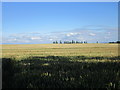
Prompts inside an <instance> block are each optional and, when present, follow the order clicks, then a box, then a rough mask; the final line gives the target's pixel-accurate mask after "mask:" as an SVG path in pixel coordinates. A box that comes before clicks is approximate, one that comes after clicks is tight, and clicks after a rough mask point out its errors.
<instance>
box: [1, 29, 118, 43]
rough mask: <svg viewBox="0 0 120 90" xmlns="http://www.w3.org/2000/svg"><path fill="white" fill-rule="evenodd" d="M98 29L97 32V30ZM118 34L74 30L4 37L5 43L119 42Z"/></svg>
mask: <svg viewBox="0 0 120 90" xmlns="http://www.w3.org/2000/svg"><path fill="white" fill-rule="evenodd" d="M95 29H96V30H95ZM117 35H118V33H117V30H116V29H115V28H100V27H97V28H94V29H93V28H87V29H84V28H82V29H74V30H70V31H65V32H51V33H39V32H32V33H31V32H30V33H17V34H12V35H9V36H3V37H4V38H3V39H2V41H3V43H47V42H49V43H52V42H53V41H56V40H57V41H59V40H61V41H67V40H69V41H71V40H75V41H76V40H77V41H88V42H96V41H102V42H104V41H105V40H106V41H113V40H117V39H118V37H117Z"/></svg>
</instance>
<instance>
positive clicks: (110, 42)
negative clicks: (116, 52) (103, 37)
mask: <svg viewBox="0 0 120 90" xmlns="http://www.w3.org/2000/svg"><path fill="white" fill-rule="evenodd" d="M109 43H120V41H116V42H109Z"/></svg>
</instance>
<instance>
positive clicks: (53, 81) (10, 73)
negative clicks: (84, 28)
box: [2, 44, 120, 89]
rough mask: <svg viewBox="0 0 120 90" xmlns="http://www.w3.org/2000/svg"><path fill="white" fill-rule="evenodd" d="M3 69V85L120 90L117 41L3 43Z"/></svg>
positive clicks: (119, 63) (10, 86)
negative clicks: (112, 42) (114, 42)
mask: <svg viewBox="0 0 120 90" xmlns="http://www.w3.org/2000/svg"><path fill="white" fill-rule="evenodd" d="M2 68H3V73H2V74H3V80H2V81H3V88H5V87H8V88H106V89H111V88H116V89H120V70H119V68H120V57H119V55H118V44H21V45H20V44H19V45H2ZM11 82H12V83H11Z"/></svg>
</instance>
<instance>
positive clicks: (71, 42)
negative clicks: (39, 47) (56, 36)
mask: <svg viewBox="0 0 120 90" xmlns="http://www.w3.org/2000/svg"><path fill="white" fill-rule="evenodd" d="M79 43H87V41H74V40H72V41H63V42H62V41H61V40H60V41H59V42H58V41H53V44H79Z"/></svg>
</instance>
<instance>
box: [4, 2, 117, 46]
mask: <svg viewBox="0 0 120 90" xmlns="http://www.w3.org/2000/svg"><path fill="white" fill-rule="evenodd" d="M2 19H3V22H2V24H3V27H2V28H3V43H4V44H5V43H6V44H32V43H33V44H37V43H52V42H53V41H56V40H58V41H59V40H62V41H66V40H77V41H88V42H90V43H93V42H96V41H99V42H109V41H117V40H118V29H117V28H118V3H117V2H56V3H55V2H16V3H15V2H4V3H3V4H2Z"/></svg>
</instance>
